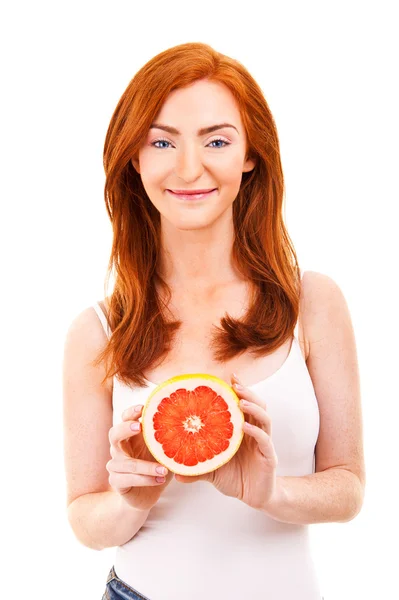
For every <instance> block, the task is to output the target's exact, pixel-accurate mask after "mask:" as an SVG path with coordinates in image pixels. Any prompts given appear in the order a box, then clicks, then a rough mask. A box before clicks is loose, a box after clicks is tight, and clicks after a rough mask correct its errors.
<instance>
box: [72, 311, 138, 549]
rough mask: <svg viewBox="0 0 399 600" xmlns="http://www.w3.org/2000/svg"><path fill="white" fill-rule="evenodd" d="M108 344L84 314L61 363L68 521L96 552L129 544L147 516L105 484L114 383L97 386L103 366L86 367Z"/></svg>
mask: <svg viewBox="0 0 399 600" xmlns="http://www.w3.org/2000/svg"><path fill="white" fill-rule="evenodd" d="M106 342H107V338H106V336H105V333H104V330H103V328H102V326H101V323H100V321H99V319H98V317H97V315H96V313H95V312H94V310H93V309H92V308H91V307H90V308H88V309H85V310H84V311H83V312H82V313H81V314H79V315H78V316H77V317H76V318H75V319H74V321H73V322H72V324H71V325H70V327H69V330H68V332H67V335H66V340H65V347H64V360H63V408H64V460H65V471H66V480H67V512H68V520H69V523H70V525H71V527H72V530H73V532H74V534H75V535H76V537H77V538H78V540H79V541H80V542H81V543H82V544H84V545H85V546H88V547H89V548H93V549H98V550H100V549H102V548H108V547H112V546H116V545H119V544H123V543H125V542H126V541H128V540H129V539H131V538H132V537H133V536H134V535H135V534H136V533H137V531H138V530H139V529H140V527H142V525H143V524H144V522H145V520H146V518H147V516H148V513H149V510H147V509H145V510H144V509H143V510H139V509H137V508H134V507H132V506H130V505H129V504H128V503H127V502H126V501H125V500H124V499H123V497H122V496H121V495H120V494H118V493H117V492H116V491H115V490H113V489H112V487H111V486H110V484H109V472H108V471H107V469H106V465H107V462H108V461H109V460H110V459H111V454H110V441H109V437H108V435H109V430H110V428H111V427H112V382H111V383H109V384H108V385H101V381H102V379H103V377H104V375H105V370H104V367H103V366H98V367H94V366H92V365H91V364H90V363H91V362H92V361H93V360H94V358H96V356H98V354H99V352H100V351H101V350H102V349H103V347H104V345H105V344H106Z"/></svg>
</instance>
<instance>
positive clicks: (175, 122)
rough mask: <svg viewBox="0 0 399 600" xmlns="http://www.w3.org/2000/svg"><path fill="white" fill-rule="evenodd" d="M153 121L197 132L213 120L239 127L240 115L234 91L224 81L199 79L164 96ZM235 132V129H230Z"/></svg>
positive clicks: (240, 126) (213, 121)
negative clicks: (163, 100)
mask: <svg viewBox="0 0 399 600" xmlns="http://www.w3.org/2000/svg"><path fill="white" fill-rule="evenodd" d="M154 122H162V123H165V124H168V125H172V126H175V127H176V128H177V129H179V130H180V131H183V130H184V129H186V130H187V131H188V132H191V131H192V133H196V132H197V130H198V129H199V128H200V127H206V126H208V125H211V124H213V123H226V122H228V123H231V124H232V125H234V126H235V127H237V129H238V130H240V128H242V122H241V116H240V111H239V108H238V105H237V103H236V100H235V98H234V96H233V94H232V93H231V92H230V90H229V89H228V87H227V86H225V85H224V84H221V83H218V82H214V81H207V80H201V81H196V82H194V83H193V84H191V85H189V86H186V87H184V88H180V89H178V90H173V91H172V92H171V93H170V94H169V96H168V97H167V98H166V100H165V102H164V104H163V106H162V108H161V110H160V111H159V112H158V114H157V115H156V118H155V119H154ZM231 131H232V132H234V129H232V130H231Z"/></svg>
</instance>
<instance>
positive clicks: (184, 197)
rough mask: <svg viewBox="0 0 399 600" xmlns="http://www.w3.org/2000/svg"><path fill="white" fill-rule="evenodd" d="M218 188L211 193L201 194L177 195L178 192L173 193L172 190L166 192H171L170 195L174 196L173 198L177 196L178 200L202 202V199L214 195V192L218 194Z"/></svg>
mask: <svg viewBox="0 0 399 600" xmlns="http://www.w3.org/2000/svg"><path fill="white" fill-rule="evenodd" d="M216 190H217V188H214V189H213V190H210V191H209V192H200V193H196V194H193V193H191V194H190V193H188V192H185V193H176V192H172V190H166V191H167V192H169V194H172V195H173V196H175V197H176V198H179V199H180V200H202V198H206V197H207V196H210V195H211V194H213V192H216Z"/></svg>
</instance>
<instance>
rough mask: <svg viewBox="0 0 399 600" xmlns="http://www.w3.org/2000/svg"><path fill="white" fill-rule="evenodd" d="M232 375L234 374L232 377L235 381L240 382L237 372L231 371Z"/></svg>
mask: <svg viewBox="0 0 399 600" xmlns="http://www.w3.org/2000/svg"><path fill="white" fill-rule="evenodd" d="M233 375H234V379H235V380H236V381H238V383H242V381H241V380H240V379H239V378H238V375H237V373H233Z"/></svg>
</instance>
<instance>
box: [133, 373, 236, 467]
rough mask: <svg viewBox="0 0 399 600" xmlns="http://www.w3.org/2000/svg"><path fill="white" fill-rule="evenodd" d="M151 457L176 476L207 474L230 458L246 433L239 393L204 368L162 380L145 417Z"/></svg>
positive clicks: (151, 398)
mask: <svg viewBox="0 0 399 600" xmlns="http://www.w3.org/2000/svg"><path fill="white" fill-rule="evenodd" d="M140 420H141V425H142V432H143V438H144V441H145V444H146V446H147V448H148V450H149V451H150V452H151V454H152V456H153V457H154V458H155V460H157V461H158V462H159V463H160V464H162V465H164V466H165V467H166V468H167V469H169V471H172V472H173V473H175V474H178V475H191V476H197V475H203V474H204V473H210V472H211V471H215V470H216V469H218V468H219V467H221V466H222V465H223V464H225V463H227V462H228V461H229V460H231V458H232V457H233V456H234V454H235V453H236V452H237V450H238V449H239V447H240V444H241V442H242V439H243V437H244V432H243V424H244V420H245V419H244V413H243V412H242V410H241V409H240V407H239V398H238V396H237V394H236V393H235V391H234V390H233V388H232V387H230V386H229V385H228V384H227V383H226V382H225V381H223V380H222V379H219V377H215V376H214V375H207V374H203V373H194V374H186V375H179V376H177V377H172V378H171V379H167V380H166V381H164V382H163V383H161V384H159V385H158V386H157V387H156V388H155V389H154V390H153V392H151V394H150V395H149V396H148V398H147V401H146V403H145V405H144V408H143V412H142V416H141V419H140Z"/></svg>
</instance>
